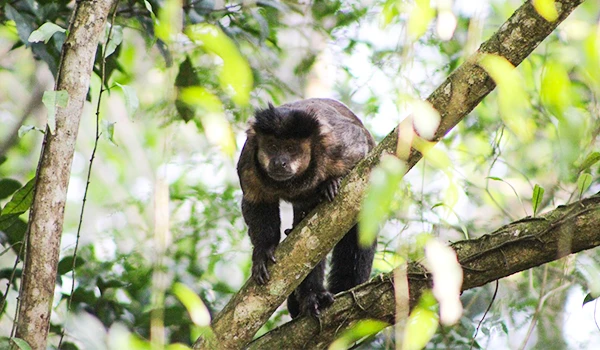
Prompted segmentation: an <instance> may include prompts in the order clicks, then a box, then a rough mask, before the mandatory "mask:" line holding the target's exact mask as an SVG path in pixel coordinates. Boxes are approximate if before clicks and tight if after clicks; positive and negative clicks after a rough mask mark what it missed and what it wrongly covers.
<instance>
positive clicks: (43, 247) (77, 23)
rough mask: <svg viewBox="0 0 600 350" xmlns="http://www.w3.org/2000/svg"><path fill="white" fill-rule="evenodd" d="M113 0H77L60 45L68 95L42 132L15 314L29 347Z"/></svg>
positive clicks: (36, 344)
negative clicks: (52, 125)
mask: <svg viewBox="0 0 600 350" xmlns="http://www.w3.org/2000/svg"><path fill="white" fill-rule="evenodd" d="M113 4H114V0H91V1H77V2H76V3H75V8H74V13H73V16H72V17H71V23H70V25H69V34H68V36H67V39H66V41H65V43H64V45H63V49H62V55H61V62H60V69H59V73H58V78H57V82H56V86H55V90H56V91H66V92H67V93H68V95H69V101H68V104H67V106H66V107H65V108H60V107H57V112H56V129H55V133H54V135H52V134H51V133H50V131H49V130H48V128H47V129H46V134H45V136H44V143H43V146H42V153H41V157H40V161H39V164H38V169H37V175H36V179H37V180H36V185H35V194H34V200H33V205H32V207H31V213H30V217H29V231H28V235H27V250H26V258H25V267H24V272H23V280H22V284H21V290H20V305H19V313H18V320H17V334H16V336H17V338H21V339H23V340H25V341H27V343H29V345H30V346H31V348H32V349H46V341H47V337H48V330H49V327H50V313H51V308H52V298H53V294H54V286H55V284H56V273H57V266H58V258H59V248H60V239H61V234H62V228H63V219H64V209H65V201H66V197H67V187H68V185H69V176H70V173H71V163H72V162H73V153H74V151H75V141H76V139H77V132H78V130H79V121H80V119H81V114H82V112H83V104H84V102H85V97H86V95H87V92H88V89H89V85H90V78H91V74H92V67H93V64H94V58H95V55H96V49H97V47H98V41H99V39H100V38H101V35H102V33H103V30H104V26H105V24H106V19H107V16H108V13H109V11H110V9H111V7H112V6H113Z"/></svg>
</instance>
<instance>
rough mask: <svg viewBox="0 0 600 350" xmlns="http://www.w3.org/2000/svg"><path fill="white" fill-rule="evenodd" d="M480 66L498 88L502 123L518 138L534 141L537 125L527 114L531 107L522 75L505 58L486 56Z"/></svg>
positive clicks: (524, 140)
mask: <svg viewBox="0 0 600 350" xmlns="http://www.w3.org/2000/svg"><path fill="white" fill-rule="evenodd" d="M479 64H480V65H481V67H483V69H485V70H486V71H487V72H488V74H489V75H490V76H491V77H492V79H494V82H495V83H496V85H497V86H498V104H499V107H500V117H501V118H502V121H503V122H504V123H505V124H506V126H508V128H509V129H510V130H511V131H512V132H513V133H514V134H515V135H517V137H518V138H519V139H520V140H521V141H523V142H528V141H531V140H532V139H533V136H534V134H535V130H536V124H535V122H534V121H533V120H532V118H531V117H530V116H529V114H528V113H526V110H527V108H528V107H529V106H530V103H529V101H528V100H527V93H526V92H525V89H524V88H523V86H524V83H523V79H522V77H521V75H520V74H519V73H518V72H517V70H516V69H515V67H514V66H513V65H512V64H511V63H510V62H509V61H508V60H507V59H506V58H504V57H500V56H496V55H489V54H488V55H485V56H483V58H482V59H481V60H480V61H479Z"/></svg>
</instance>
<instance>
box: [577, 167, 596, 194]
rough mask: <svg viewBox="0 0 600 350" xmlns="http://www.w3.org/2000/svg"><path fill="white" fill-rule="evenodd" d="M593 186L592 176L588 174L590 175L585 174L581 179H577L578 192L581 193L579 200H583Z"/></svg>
mask: <svg viewBox="0 0 600 350" xmlns="http://www.w3.org/2000/svg"><path fill="white" fill-rule="evenodd" d="M591 184H592V175H590V174H588V173H583V174H581V175H579V178H578V179H577V190H578V191H579V198H581V196H582V195H583V192H585V191H586V190H587V189H588V188H589V187H590V185H591Z"/></svg>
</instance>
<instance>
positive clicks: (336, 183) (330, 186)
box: [319, 177, 342, 202]
mask: <svg viewBox="0 0 600 350" xmlns="http://www.w3.org/2000/svg"><path fill="white" fill-rule="evenodd" d="M341 183H342V178H341V177H336V178H333V179H329V180H327V181H325V182H323V183H322V184H321V186H320V188H319V191H320V192H321V195H322V196H323V197H324V198H325V199H327V200H328V201H330V202H331V201H333V199H334V198H335V196H337V194H338V192H339V191H340V184H341Z"/></svg>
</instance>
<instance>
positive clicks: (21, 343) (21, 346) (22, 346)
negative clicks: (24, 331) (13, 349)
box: [11, 338, 31, 350]
mask: <svg viewBox="0 0 600 350" xmlns="http://www.w3.org/2000/svg"><path fill="white" fill-rule="evenodd" d="M11 340H12V341H13V343H15V345H17V346H18V347H19V349H21V350H31V346H29V344H28V343H27V342H26V341H25V340H23V339H20V338H11Z"/></svg>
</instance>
